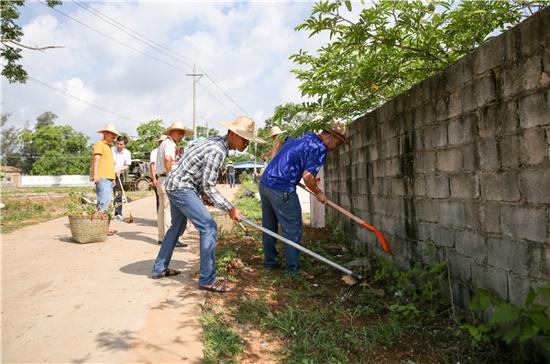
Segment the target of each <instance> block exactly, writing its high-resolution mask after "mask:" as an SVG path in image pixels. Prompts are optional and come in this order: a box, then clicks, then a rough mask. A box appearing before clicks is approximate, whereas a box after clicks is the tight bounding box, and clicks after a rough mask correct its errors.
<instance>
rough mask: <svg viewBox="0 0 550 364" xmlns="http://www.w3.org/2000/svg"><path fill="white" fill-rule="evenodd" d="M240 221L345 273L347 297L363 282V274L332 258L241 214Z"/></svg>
mask: <svg viewBox="0 0 550 364" xmlns="http://www.w3.org/2000/svg"><path fill="white" fill-rule="evenodd" d="M241 221H244V222H245V223H247V224H248V225H250V226H252V227H254V228H256V229H257V230H260V231H261V232H263V233H265V234H267V235H270V236H272V237H274V238H275V239H278V240H280V241H282V242H283V243H285V244H287V245H290V246H291V247H293V248H296V249H298V250H300V251H302V252H304V253H306V254H307V255H309V256H312V257H313V258H315V259H317V260H320V261H321V262H323V263H326V264H328V265H330V266H331V267H333V268H336V269H338V270H339V271H341V272H343V273H345V274H347V275H348V276H349V277H350V278H347V277H344V281H345V282H346V283H347V284H350V287H349V288H348V291H347V292H346V296H348V297H350V296H353V295H354V294H355V293H356V292H357V291H358V290H359V288H360V285H361V283H363V282H365V278H364V277H363V276H361V275H359V274H357V273H355V272H353V271H352V270H350V269H348V268H346V267H343V266H341V265H340V264H338V263H335V262H333V261H332V260H330V259H328V258H325V257H323V256H322V255H319V254H317V253H315V252H314V251H312V250H309V249H308V248H306V247H304V246H302V245H300V244H297V243H295V242H293V241H291V240H289V239H287V238H285V237H284V236H281V235H279V234H277V233H274V232H273V231H271V230H269V229H266V228H264V227H263V226H260V225H258V224H256V223H255V222H253V221H251V220H248V219H247V218H245V217H243V216H241ZM240 225H241V227H242V228H243V230H244V231H245V233H246V232H247V230H246V228H245V227H244V226H243V225H242V224H240ZM346 278H347V279H346Z"/></svg>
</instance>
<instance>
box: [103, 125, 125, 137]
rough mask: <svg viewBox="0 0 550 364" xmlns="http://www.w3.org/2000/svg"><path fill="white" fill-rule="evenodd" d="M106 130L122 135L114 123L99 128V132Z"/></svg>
mask: <svg viewBox="0 0 550 364" xmlns="http://www.w3.org/2000/svg"><path fill="white" fill-rule="evenodd" d="M104 131H110V132H111V133H113V134H116V135H120V133H119V132H118V131H116V129H115V126H114V125H113V124H105V126H104V127H103V129H101V130H99V131H98V133H103V132H104Z"/></svg>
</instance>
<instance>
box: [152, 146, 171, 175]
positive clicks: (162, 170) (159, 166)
mask: <svg viewBox="0 0 550 364" xmlns="http://www.w3.org/2000/svg"><path fill="white" fill-rule="evenodd" d="M166 156H170V157H172V163H175V162H176V143H174V141H173V140H172V139H171V138H170V137H168V138H166V139H164V141H163V142H162V143H160V145H159V147H158V152H157V161H156V162H155V169H156V171H157V175H159V176H160V175H161V174H166V165H165V164H164V158H165V157H166Z"/></svg>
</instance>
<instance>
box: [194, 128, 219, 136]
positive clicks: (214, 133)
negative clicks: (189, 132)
mask: <svg viewBox="0 0 550 364" xmlns="http://www.w3.org/2000/svg"><path fill="white" fill-rule="evenodd" d="M217 135H220V131H219V130H218V129H215V128H208V136H209V137H212V136H217ZM197 137H203V138H206V127H205V126H197Z"/></svg>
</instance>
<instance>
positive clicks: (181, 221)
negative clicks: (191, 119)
mask: <svg viewBox="0 0 550 364" xmlns="http://www.w3.org/2000/svg"><path fill="white" fill-rule="evenodd" d="M222 125H224V126H226V127H227V128H228V132H227V135H226V136H223V137H218V136H215V137H211V138H208V139H207V140H206V141H204V142H202V143H200V144H198V145H194V146H193V147H190V148H188V150H187V151H186V152H185V154H184V155H183V158H182V160H181V162H180V163H179V164H177V166H176V167H175V168H174V170H173V171H172V172H171V173H170V174H169V175H168V177H167V178H166V181H165V188H166V192H167V194H168V198H169V199H170V205H171V211H172V225H171V226H170V229H168V232H167V233H166V236H165V237H164V240H163V241H162V246H161V248H160V252H159V254H158V256H157V259H156V260H155V264H154V266H153V269H152V272H151V275H150V276H149V278H152V279H158V278H163V277H168V276H174V275H177V274H180V273H181V272H180V271H177V270H175V269H172V268H169V265H170V260H171V259H172V253H173V251H174V247H175V245H176V242H177V238H178V235H179V234H180V233H182V232H183V231H184V229H185V226H186V224H187V219H189V220H191V222H192V223H193V225H194V226H195V227H196V228H197V230H199V233H200V272H199V289H202V290H207V291H212V292H228V291H231V290H232V288H231V287H228V286H227V284H226V283H227V281H225V280H223V279H221V278H220V277H216V240H217V226H216V221H215V220H214V218H212V215H211V214H210V212H208V209H207V208H206V206H205V204H209V205H210V204H213V205H214V206H216V207H217V208H219V209H222V210H224V211H226V212H227V214H228V215H229V218H231V219H232V220H235V221H240V219H241V213H240V211H239V210H238V209H237V208H236V207H235V206H233V205H232V204H231V202H229V201H228V200H227V199H226V198H225V197H223V195H222V194H221V193H220V192H219V191H218V190H217V188H216V183H217V180H218V174H219V172H220V169H221V168H222V166H223V162H224V160H225V158H226V157H227V152H228V151H229V150H230V149H234V150H239V151H243V150H245V149H246V147H247V146H248V143H249V142H250V141H251V140H252V141H255V142H257V143H262V142H263V140H261V139H259V138H256V137H255V136H254V121H253V120H252V119H250V118H248V117H246V116H240V117H238V118H236V119H235V120H233V121H231V122H227V123H222Z"/></svg>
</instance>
